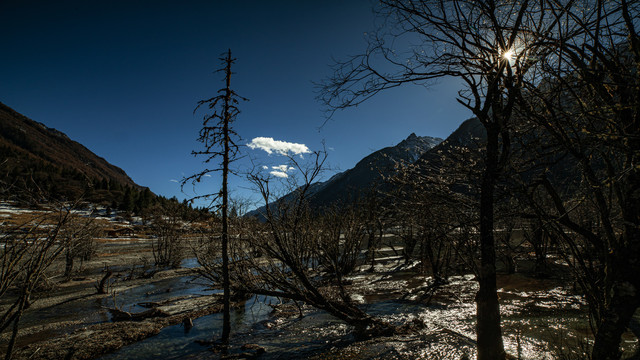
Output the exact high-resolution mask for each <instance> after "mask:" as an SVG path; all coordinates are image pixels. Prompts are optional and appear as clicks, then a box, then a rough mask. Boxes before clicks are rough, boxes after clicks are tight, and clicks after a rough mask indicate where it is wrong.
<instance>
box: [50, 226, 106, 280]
mask: <svg viewBox="0 0 640 360" xmlns="http://www.w3.org/2000/svg"><path fill="white" fill-rule="evenodd" d="M67 223H68V224H67V226H65V227H64V228H63V231H62V232H61V233H60V236H59V237H60V239H62V241H63V243H64V246H65V250H64V257H65V269H64V277H65V278H66V279H67V280H68V279H70V278H71V276H72V274H73V267H74V261H75V259H77V258H79V259H80V261H81V264H82V262H83V261H87V260H91V258H92V256H93V255H94V253H95V251H96V244H95V237H96V236H97V234H98V233H99V231H100V226H99V224H98V223H97V222H96V221H95V217H93V216H92V215H90V216H86V217H83V216H78V215H77V214H72V215H71V216H70V218H69V219H68V221H67ZM81 266H82V265H81Z"/></svg>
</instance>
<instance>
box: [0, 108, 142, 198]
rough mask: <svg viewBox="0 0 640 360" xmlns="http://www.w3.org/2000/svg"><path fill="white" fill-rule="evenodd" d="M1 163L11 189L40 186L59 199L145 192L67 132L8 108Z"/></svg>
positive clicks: (0, 126) (2, 114)
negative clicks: (97, 193)
mask: <svg viewBox="0 0 640 360" xmlns="http://www.w3.org/2000/svg"><path fill="white" fill-rule="evenodd" d="M0 159H1V160H0V170H1V171H2V182H3V183H4V187H5V188H6V187H8V186H15V185H18V184H21V185H23V186H24V187H30V188H32V187H37V188H39V189H40V190H44V191H46V192H47V193H48V194H49V195H51V196H52V197H58V198H77V197H78V196H85V195H86V194H87V192H88V191H89V192H93V190H110V189H112V190H117V191H120V190H122V191H123V189H125V188H127V187H130V188H132V189H135V190H136V191H139V190H142V189H144V188H143V187H142V186H139V185H137V184H136V183H135V182H134V181H133V180H132V179H131V178H130V177H129V176H128V175H127V174H126V173H125V172H124V170H122V169H120V168H119V167H117V166H115V165H112V164H110V163H109V162H107V161H106V160H105V159H104V158H102V157H100V156H97V155H96V154H94V153H93V152H91V151H90V150H89V149H87V148H86V147H85V146H83V145H82V144H80V143H78V142H76V141H73V140H71V139H70V138H69V137H68V136H67V135H66V134H64V133H63V132H61V131H59V130H56V129H53V128H49V127H47V126H46V125H44V124H42V123H39V122H36V121H34V120H31V119H29V118H27V117H26V116H24V115H21V114H19V113H18V112H16V111H15V110H13V109H11V108H10V107H8V106H6V105H5V104H2V103H0ZM9 195H13V194H9ZM103 195H105V196H97V198H96V199H97V200H100V201H105V200H107V199H106V197H107V195H108V194H103Z"/></svg>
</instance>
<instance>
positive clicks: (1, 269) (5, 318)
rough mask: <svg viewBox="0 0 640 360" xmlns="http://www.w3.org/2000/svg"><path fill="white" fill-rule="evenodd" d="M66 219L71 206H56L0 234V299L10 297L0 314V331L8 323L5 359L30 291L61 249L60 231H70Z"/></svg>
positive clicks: (29, 298)
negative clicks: (8, 337)
mask: <svg viewBox="0 0 640 360" xmlns="http://www.w3.org/2000/svg"><path fill="white" fill-rule="evenodd" d="M70 218H71V208H70V207H65V206H60V207H58V208H54V209H51V210H47V211H44V212H42V213H39V214H37V215H34V216H33V217H32V218H30V219H28V220H26V221H24V222H23V223H21V224H18V225H16V226H13V227H11V228H7V229H6V230H5V231H4V233H3V234H2V235H1V237H0V244H2V249H1V250H0V298H3V297H11V298H12V302H11V303H10V305H9V306H8V307H7V308H6V309H4V310H3V312H2V313H1V314H0V332H2V331H4V330H5V329H6V328H8V327H9V326H12V332H11V337H10V339H9V343H8V346H7V352H6V354H5V359H7V360H8V359H10V358H11V355H12V352H13V347H14V345H15V341H16V337H17V335H18V329H19V323H20V319H21V317H22V315H23V314H24V312H25V311H26V310H27V309H28V308H29V307H30V305H31V301H32V295H33V292H34V290H35V289H36V287H37V286H38V285H39V284H40V283H41V282H42V281H43V280H44V276H45V272H46V270H47V269H48V268H49V267H50V266H51V264H52V263H53V261H54V260H55V259H56V258H57V257H58V256H59V255H60V254H61V253H62V252H63V251H64V250H65V243H64V241H61V233H63V232H70V231H71V232H73V228H74V227H73V226H72V227H71V229H69V228H67V227H68V226H69V220H70ZM12 293H13V294H12Z"/></svg>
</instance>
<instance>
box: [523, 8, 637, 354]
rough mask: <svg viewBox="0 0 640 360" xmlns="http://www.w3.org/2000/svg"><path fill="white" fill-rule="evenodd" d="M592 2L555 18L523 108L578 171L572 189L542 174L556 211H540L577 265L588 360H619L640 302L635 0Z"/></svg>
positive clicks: (543, 198)
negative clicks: (590, 339)
mask: <svg viewBox="0 0 640 360" xmlns="http://www.w3.org/2000/svg"><path fill="white" fill-rule="evenodd" d="M588 5H589V6H582V7H573V8H571V9H568V10H567V11H566V12H565V13H564V14H563V15H562V16H557V18H558V19H559V20H561V21H562V22H561V24H560V23H559V25H558V26H557V28H556V29H554V30H555V31H553V32H550V33H549V34H547V36H546V39H545V41H546V42H547V43H548V44H551V46H549V48H551V49H553V50H554V53H553V56H552V57H548V58H545V59H540V60H541V61H540V66H541V67H543V70H544V75H545V77H544V79H543V80H541V81H534V82H531V83H530V84H529V86H528V88H527V91H528V93H529V94H530V97H529V98H527V99H523V102H526V104H524V105H522V106H521V107H522V108H523V110H526V116H528V117H529V118H530V119H531V120H535V121H536V123H537V124H539V126H540V127H539V129H540V131H541V132H543V133H544V135H545V136H548V137H549V138H550V139H552V141H554V143H555V145H556V146H557V149H559V150H558V151H561V152H563V153H564V154H565V156H566V157H567V158H568V159H570V161H571V162H572V163H573V164H575V167H574V169H577V170H578V171H579V172H578V174H579V177H578V178H577V179H576V180H575V181H574V184H572V185H573V187H572V188H571V189H570V191H567V190H566V189H567V187H566V186H563V184H561V183H559V182H558V181H556V179H553V178H552V177H550V176H548V174H545V173H542V174H541V176H540V178H539V181H538V182H537V183H536V185H537V189H538V191H541V192H542V195H541V194H539V195H540V198H539V200H541V202H544V201H546V202H547V203H549V204H552V210H551V211H550V210H549V209H548V208H546V209H545V208H543V207H542V206H539V207H538V211H539V213H540V214H541V216H543V219H544V220H545V221H548V222H549V224H550V225H553V227H554V230H555V231H556V233H557V234H558V236H559V238H560V240H561V242H562V244H563V246H564V247H565V249H566V250H567V252H568V253H569V254H570V255H571V258H570V259H569V260H570V261H571V262H570V264H573V265H575V268H576V269H578V270H579V271H578V274H579V277H578V279H579V281H580V282H581V284H582V287H583V289H584V290H585V292H586V294H587V299H588V300H589V303H590V305H591V308H592V316H593V317H594V320H595V321H594V322H595V325H596V326H595V327H596V329H597V330H596V334H595V342H594V347H593V353H592V358H593V359H619V358H620V356H621V354H620V350H619V344H620V338H621V334H622V333H623V332H624V331H625V328H626V327H627V325H628V324H629V320H630V319H631V317H632V315H633V314H634V312H635V311H636V310H637V308H638V306H640V280H639V279H638V276H637V274H638V272H639V271H640V205H639V204H640V201H639V200H640V198H639V196H638V189H639V188H640V166H639V164H638V159H639V158H640V153H639V151H640V150H639V149H640V125H639V124H640V106H639V104H640V72H639V71H638V66H639V65H638V64H640V35H639V33H638V30H637V29H638V26H639V23H638V19H639V18H640V17H639V16H640V2H638V1H627V0H615V1H597V2H594V3H590V4H588ZM594 256H595V259H594V258H593V257H594ZM594 264H595V265H596V266H595V267H594V266H593V265H594ZM594 311H595V312H594Z"/></svg>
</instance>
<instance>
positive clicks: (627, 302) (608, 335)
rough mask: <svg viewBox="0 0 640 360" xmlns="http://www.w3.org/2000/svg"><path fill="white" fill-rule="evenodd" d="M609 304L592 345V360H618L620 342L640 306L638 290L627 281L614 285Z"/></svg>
mask: <svg viewBox="0 0 640 360" xmlns="http://www.w3.org/2000/svg"><path fill="white" fill-rule="evenodd" d="M613 291H614V294H613V298H612V299H611V303H610V304H609V306H608V307H607V309H606V310H605V312H604V314H603V319H602V322H601V324H600V326H599V327H598V331H597V333H596V337H595V343H594V345H593V352H592V354H591V358H592V359H593V360H618V359H620V356H621V355H622V353H620V340H621V337H622V334H623V333H624V332H625V331H626V329H627V326H628V325H629V322H630V321H631V318H632V317H633V314H634V313H635V311H636V309H637V308H638V306H639V305H640V301H639V300H640V299H639V296H638V289H637V288H636V287H635V286H634V285H633V284H631V283H629V282H628V281H620V282H616V283H615V284H614V289H613Z"/></svg>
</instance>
